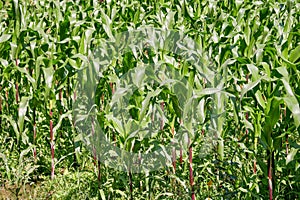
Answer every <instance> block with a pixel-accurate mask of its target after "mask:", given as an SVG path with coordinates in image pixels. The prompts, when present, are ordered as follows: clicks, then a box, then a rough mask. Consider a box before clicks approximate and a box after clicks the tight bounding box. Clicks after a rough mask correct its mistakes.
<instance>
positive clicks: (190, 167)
mask: <svg viewBox="0 0 300 200" xmlns="http://www.w3.org/2000/svg"><path fill="white" fill-rule="evenodd" d="M188 145H189V163H190V165H189V171H190V186H191V191H192V200H195V191H194V184H195V183H194V176H193V165H192V164H193V149H192V145H191V144H190V138H189V139H188Z"/></svg>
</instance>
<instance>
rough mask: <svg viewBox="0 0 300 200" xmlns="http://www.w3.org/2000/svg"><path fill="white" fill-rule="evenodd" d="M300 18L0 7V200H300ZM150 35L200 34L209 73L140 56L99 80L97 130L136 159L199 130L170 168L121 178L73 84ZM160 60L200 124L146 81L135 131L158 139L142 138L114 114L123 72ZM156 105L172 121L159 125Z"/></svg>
mask: <svg viewBox="0 0 300 200" xmlns="http://www.w3.org/2000/svg"><path fill="white" fill-rule="evenodd" d="M299 21H300V3H299V1H297V0H287V1H279V2H277V1H273V0H270V1H240V0H235V1H234V0H224V1H206V0H205V1H199V0H195V1H189V0H168V1H167V0H157V1H155V0H153V1H150V0H149V1H139V0H133V1H129V0H121V1H111V0H107V1H102V0H90V1H84V0H74V1H70V0H62V1H59V0H41V1H37V0H24V1H20V0H12V1H9V0H2V1H0V199H7V198H8V199H130V198H131V199H299V198H300V170H299V167H300V154H299V149H300V135H299V131H300V128H299V125H300V108H299V101H300V87H299V84H300V23H299ZM145 26H151V27H155V28H157V29H164V30H166V29H167V30H174V31H180V32H182V33H184V34H185V35H187V36H189V37H190V38H192V39H193V40H194V41H195V42H196V44H197V48H198V50H199V52H200V53H201V57H200V61H201V69H200V68H197V67H195V66H194V65H192V64H191V63H188V62H186V61H184V60H183V59H181V58H180V55H176V54H174V53H172V52H160V51H159V50H155V49H151V47H149V48H145V49H143V51H140V52H133V50H134V48H133V49H131V50H132V51H129V52H127V53H126V54H124V55H121V56H120V57H119V58H118V60H113V62H112V63H109V64H108V66H107V67H106V68H105V69H104V70H103V72H102V75H101V78H100V79H99V82H97V86H98V87H97V89H96V93H95V95H94V97H95V101H94V102H93V103H94V104H95V105H96V107H97V110H98V112H97V116H95V118H93V119H92V121H91V126H92V129H91V134H92V135H95V134H96V133H97V131H96V132H94V131H95V130H94V128H93V127H94V120H95V121H97V122H98V123H96V124H98V126H99V127H101V129H102V130H103V131H104V133H105V135H106V137H107V138H108V139H110V141H111V143H113V144H114V145H115V146H116V147H121V148H124V149H126V150H128V151H130V152H134V153H139V152H144V151H147V149H155V148H158V146H159V145H160V144H157V142H158V141H159V142H160V143H161V144H165V143H171V141H172V138H174V135H176V134H177V132H178V131H179V130H180V128H181V127H182V126H186V129H188V130H190V129H193V130H194V131H189V135H188V138H187V142H186V144H181V146H180V148H176V149H175V148H174V149H172V152H167V153H168V154H169V157H170V160H171V162H170V163H168V164H167V166H165V167H162V168H160V169H158V170H157V171H150V172H147V171H145V172H144V173H133V172H132V170H131V169H132V168H131V166H127V167H128V168H127V171H126V170H123V171H118V170H116V169H115V168H112V167H110V166H107V165H105V163H103V162H101V158H100V156H99V155H97V152H99V149H97V146H92V147H91V148H90V147H88V146H86V144H85V142H84V140H85V135H84V134H83V133H81V132H79V131H78V130H77V128H76V123H78V121H76V120H75V117H74V113H73V106H74V105H75V104H74V103H75V102H76V100H77V99H80V98H82V95H81V94H78V93H77V86H78V85H79V83H78V80H79V79H78V74H80V73H79V72H82V71H84V70H85V67H86V66H87V63H88V62H89V61H90V58H91V56H92V54H93V52H94V51H95V50H96V49H97V47H99V46H100V45H101V44H103V43H105V41H107V40H112V39H114V37H115V35H116V34H118V33H121V32H124V31H130V30H135V29H137V28H140V27H145ZM105 53H107V54H109V53H110V52H105ZM158 60H164V62H165V63H163V65H162V67H163V66H167V67H169V68H170V69H172V70H173V71H176V73H178V74H179V75H178V76H179V77H178V78H181V79H185V80H187V85H188V84H189V85H190V86H191V88H188V87H187V89H186V90H187V91H188V92H190V91H192V92H194V94H193V98H194V99H195V100H196V102H197V103H199V105H200V106H199V109H198V110H197V115H196V116H197V119H198V120H196V121H191V122H189V121H186V119H189V110H188V107H185V109H186V110H185V109H184V108H183V107H181V105H179V104H178V99H177V98H175V95H174V91H173V90H172V89H170V88H168V87H165V86H164V87H162V86H159V85H155V84H152V85H150V84H147V85H146V86H145V89H144V90H143V91H142V90H136V91H134V92H133V94H132V95H131V97H130V99H129V101H128V102H129V104H130V105H127V106H128V107H126V108H124V109H126V110H127V111H128V113H129V114H130V120H129V121H130V123H132V124H137V122H141V121H142V120H143V119H144V118H145V119H147V120H148V121H147V122H145V124H146V125H148V123H150V122H153V119H154V117H155V119H156V120H157V121H158V122H157V125H156V130H158V133H159V134H157V135H155V136H153V137H148V138H146V139H144V140H142V139H141V138H139V137H138V136H133V135H132V134H130V133H128V131H126V130H125V128H124V126H123V127H121V128H120V123H118V121H117V119H116V118H114V117H112V112H113V111H111V110H112V109H110V108H111V107H109V106H111V104H110V102H114V100H113V98H112V97H113V95H115V94H116V93H117V91H118V88H119V86H120V82H121V81H123V79H124V75H125V74H127V73H129V72H131V71H133V70H139V69H140V68H139V66H140V64H141V63H147V64H149V63H150V64H153V65H158ZM212 66H214V67H212ZM200 72H201V73H200ZM150 75H151V74H150ZM148 78H151V76H149V77H148ZM124 83H125V84H127V83H129V82H126V81H125V82H124ZM215 88H216V89H215ZM182 91H184V89H183V90H182ZM220 91H221V92H220ZM151 92H152V93H151ZM185 100H186V102H188V100H189V99H185ZM145 102H147V103H146V105H147V106H148V107H146V106H145ZM151 106H152V107H155V108H156V109H157V112H159V113H164V114H163V115H157V116H154V117H153V118H152V116H151V112H150V108H151ZM191 107H192V106H191ZM118 111H120V110H118ZM119 113H122V112H121V111H120V112H119ZM120 115H122V114H120ZM127 120H128V119H127ZM151 120H152V121H151ZM139 125H140V124H139ZM95 126H96V125H95ZM191 127H192V128H191ZM96 128H98V127H97V126H96ZM212 135H213V136H214V137H213V139H212V140H211V141H209V140H207V138H211V136H212ZM205 144H209V145H211V146H212V149H211V150H210V151H209V152H206V153H203V146H204V145H205ZM89 149H91V150H92V151H90V150H89ZM96 150H97V151H96Z"/></svg>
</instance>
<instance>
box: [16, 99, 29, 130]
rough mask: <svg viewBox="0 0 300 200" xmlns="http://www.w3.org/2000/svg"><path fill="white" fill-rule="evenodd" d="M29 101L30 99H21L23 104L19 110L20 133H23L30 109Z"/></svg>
mask: <svg viewBox="0 0 300 200" xmlns="http://www.w3.org/2000/svg"><path fill="white" fill-rule="evenodd" d="M29 99H30V97H22V98H21V102H20V104H19V110H18V114H19V119H18V126H19V131H20V133H22V132H23V127H24V117H25V115H26V112H27V107H28V103H29Z"/></svg>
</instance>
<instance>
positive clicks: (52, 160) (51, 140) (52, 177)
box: [50, 108, 55, 179]
mask: <svg viewBox="0 0 300 200" xmlns="http://www.w3.org/2000/svg"><path fill="white" fill-rule="evenodd" d="M50 118H51V119H50V146H51V179H54V175H55V173H54V170H55V166H54V141H53V139H54V137H53V121H52V110H51V108H50Z"/></svg>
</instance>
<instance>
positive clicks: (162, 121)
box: [160, 102, 165, 130]
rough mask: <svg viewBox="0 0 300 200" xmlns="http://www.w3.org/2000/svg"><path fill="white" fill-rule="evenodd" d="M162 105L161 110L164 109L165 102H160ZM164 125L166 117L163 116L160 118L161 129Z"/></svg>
mask: <svg viewBox="0 0 300 200" xmlns="http://www.w3.org/2000/svg"><path fill="white" fill-rule="evenodd" d="M160 107H161V110H162V111H164V107H165V103H164V102H161V103H160ZM164 126H165V124H164V118H163V117H161V119H160V130H163V129H164Z"/></svg>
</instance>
